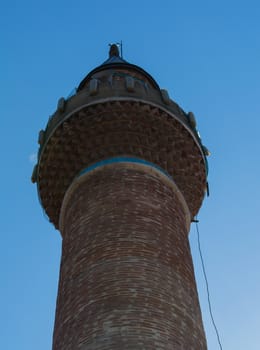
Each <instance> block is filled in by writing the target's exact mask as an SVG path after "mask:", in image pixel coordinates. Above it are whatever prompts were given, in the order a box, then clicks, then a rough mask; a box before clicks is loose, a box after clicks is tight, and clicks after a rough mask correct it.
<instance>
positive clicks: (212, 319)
mask: <svg viewBox="0 0 260 350" xmlns="http://www.w3.org/2000/svg"><path fill="white" fill-rule="evenodd" d="M194 222H195V224H196V230H197V239H198V247H199V254H200V260H201V265H202V270H203V275H204V279H205V283H206V288H207V297H208V306H209V313H210V317H211V321H212V324H213V327H214V329H215V332H216V335H217V339H218V344H219V347H220V349H221V350H223V349H222V344H221V341H220V336H219V332H218V328H217V326H216V323H215V320H214V317H213V312H212V308H211V301H210V293H209V283H208V278H207V273H206V268H205V264H204V259H203V255H202V250H201V245H200V232H199V225H198V220H194Z"/></svg>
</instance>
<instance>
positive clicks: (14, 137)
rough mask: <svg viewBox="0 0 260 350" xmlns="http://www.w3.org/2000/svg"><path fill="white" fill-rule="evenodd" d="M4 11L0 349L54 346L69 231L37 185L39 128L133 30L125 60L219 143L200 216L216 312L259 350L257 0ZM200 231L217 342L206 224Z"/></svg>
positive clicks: (77, 4)
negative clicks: (43, 202)
mask: <svg viewBox="0 0 260 350" xmlns="http://www.w3.org/2000/svg"><path fill="white" fill-rule="evenodd" d="M0 17H1V18H0V26H1V30H0V39H1V40H0V42H1V58H0V62H1V131H2V132H1V138H0V146H1V148H0V149H1V161H2V167H1V169H2V171H1V175H0V176H1V182H0V183H1V199H0V209H1V254H0V276H1V288H0V297H1V298H0V310H1V316H0V339H1V340H0V344H1V345H0V347H1V349H5V350H16V349H19V350H35V349H37V350H46V349H51V340H52V329H53V321H54V312H55V302H56V294H57V280H58V272H59V259H60V248H61V239H60V234H59V232H58V231H55V230H54V228H53V227H52V226H51V225H50V224H49V223H48V220H47V219H46V218H45V217H44V213H43V211H42V210H41V208H40V204H39V202H38V199H37V193H36V187H35V185H32V184H31V182H30V176H31V171H32V168H33V165H34V160H33V158H34V155H35V153H36V152H37V135H38V131H39V130H40V129H41V128H44V127H45V125H46V122H47V119H48V117H49V115H50V114H52V113H53V111H54V110H55V109H56V103H57V100H58V98H59V97H61V96H65V97H66V96H67V95H68V94H69V93H70V91H71V90H72V89H73V87H75V86H77V85H78V83H79V82H80V80H81V79H82V78H83V77H84V76H85V75H86V73H88V72H89V70H91V69H93V68H94V67H95V66H97V65H99V64H101V63H102V62H103V61H104V60H105V59H106V57H107V51H108V43H110V42H115V41H119V40H121V39H122V40H123V43H124V58H125V59H126V60H128V61H129V62H131V63H134V64H137V65H139V66H141V67H143V68H144V69H145V70H147V71H148V72H149V73H150V74H151V75H152V76H153V77H154V78H155V79H156V80H157V82H158V83H159V85H160V86H161V88H166V89H168V91H169V93H170V96H171V97H172V98H173V99H174V100H175V101H177V102H178V103H179V104H180V105H181V106H182V107H183V108H184V110H185V111H189V110H191V111H193V112H194V113H195V115H196V117H197V121H198V127H199V131H200V133H201V136H202V139H203V142H204V143H205V144H206V145H207V147H208V148H209V149H210V151H211V153H212V156H211V157H210V159H209V166H210V173H209V183H210V197H209V198H207V199H206V200H205V202H204V205H203V208H202V209H201V212H200V214H199V219H200V231H201V244H202V249H203V252H204V258H205V264H206V269H207V273H208V279H209V283H210V291H211V300H212V307H213V312H214V315H215V321H216V323H217V325H218V328H219V332H220V335H221V339H222V343H223V350H224V349H225V350H259V349H260V331H259V329H260V307H259V305H260V304H259V296H260V278H259V267H260V255H259V251H260V249H259V248H260V229H259V227H260V225H259V219H258V218H259V210H260V189H259V179H260V165H259V153H260V141H259V133H260V69H259V64H260V40H259V38H260V21H259V18H260V3H259V1H257V0H255V1H253V0H248V1H239V0H237V1H233V0H230V1H229V0H225V1H224V0H218V1H209V0H208V1H206V0H205V1H200V0H198V1H192V0H190V1H188V0H186V1H185V0H183V1H175V0H168V1H167V0H161V1H154V0H150V1H146V0H138V1H136V0H132V1H118V0H114V1H96V2H95V1H86V0H84V1H83V0H77V1H66V0H63V1H55V0H52V1H50V0H45V1H35V0H34V1H29V0H24V1H12V0H9V1H7V0H3V1H2V3H1V12H0ZM190 241H191V247H192V252H193V257H194V265H195V269H196V278H197V284H198V289H199V294H200V302H201V308H202V313H203V319H204V325H205V330H206V334H207V340H208V347H209V350H217V349H218V346H217V341H216V337H215V334H214V331H213V327H212V324H211V322H210V318H209V312H208V307H207V297H206V291H205V283H204V281H203V278H202V272H201V265H200V262H199V259H198V249H197V245H196V235H195V227H192V229H191V233H190ZM187 350H189V349H187Z"/></svg>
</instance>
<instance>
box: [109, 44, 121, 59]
mask: <svg viewBox="0 0 260 350" xmlns="http://www.w3.org/2000/svg"><path fill="white" fill-rule="evenodd" d="M113 56H116V57H119V56H120V55H119V49H118V45H117V44H110V50H109V57H110V58H111V57H113Z"/></svg>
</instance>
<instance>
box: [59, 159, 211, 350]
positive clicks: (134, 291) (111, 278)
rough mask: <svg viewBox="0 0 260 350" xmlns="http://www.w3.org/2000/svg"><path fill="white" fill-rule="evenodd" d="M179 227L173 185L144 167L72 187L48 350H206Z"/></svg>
mask: <svg viewBox="0 0 260 350" xmlns="http://www.w3.org/2000/svg"><path fill="white" fill-rule="evenodd" d="M188 219H189V218H188ZM187 226H188V225H187V207H186V206H185V202H184V201H183V199H182V196H181V195H180V194H178V189H177V187H176V186H175V185H174V183H173V182H171V181H170V180H169V179H167V178H166V176H165V175H163V174H160V172H159V171H156V170H152V169H150V167H147V166H141V165H135V166H130V165H128V164H112V165H110V166H104V167H102V168H99V169H97V170H95V171H92V172H90V173H88V174H85V175H83V176H82V178H80V179H79V181H78V182H77V183H76V184H72V186H71V188H70V189H69V190H68V192H67V194H66V196H65V200H64V202H63V206H62V210H61V223H60V229H61V232H62V236H63V246H62V261H61V270H60V281H59V292H58V300H57V309H56V320H55V329H54V340H53V350H74V349H75V350H78V349H80V350H83V349H84V350H112V349H115V350H116V349H121V350H122V349H123V350H124V349H132V350H138V349H140V350H141V349H142V350H144V349H145V350H151V349H154V350H155V349H156V350H160V349H161V350H166V349H167V350H173V349H175V350H181V349H182V350H192V349H193V350H205V349H206V348H207V346H206V340H205V335H204V330H203V326H202V319H201V312H200V307H199V302H198V295H197V290H196V284H195V279H194V271H193V264H192V259H191V254H190V247H189V242H188V227H187Z"/></svg>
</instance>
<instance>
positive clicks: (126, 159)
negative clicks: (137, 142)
mask: <svg viewBox="0 0 260 350" xmlns="http://www.w3.org/2000/svg"><path fill="white" fill-rule="evenodd" d="M113 163H137V164H144V165H149V166H150V167H152V168H155V169H156V170H158V171H160V172H161V173H163V174H164V175H166V176H167V177H169V178H170V179H171V180H172V177H171V175H170V174H169V173H168V172H167V171H166V170H164V169H162V168H161V167H160V166H159V165H156V164H154V163H151V162H148V161H147V160H144V159H140V158H134V157H113V158H107V159H103V160H100V161H99V162H96V163H94V164H91V165H90V166H88V167H86V168H85V169H83V170H81V171H80V173H79V174H78V175H77V176H76V177H79V176H82V175H84V174H86V173H88V172H90V171H92V170H94V169H96V168H98V167H100V166H104V165H108V164H113Z"/></svg>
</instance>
